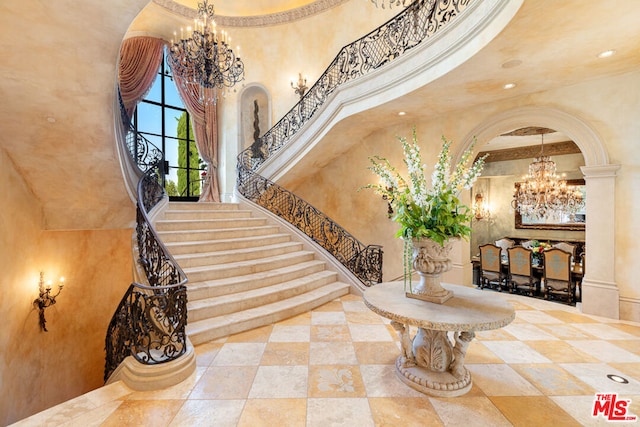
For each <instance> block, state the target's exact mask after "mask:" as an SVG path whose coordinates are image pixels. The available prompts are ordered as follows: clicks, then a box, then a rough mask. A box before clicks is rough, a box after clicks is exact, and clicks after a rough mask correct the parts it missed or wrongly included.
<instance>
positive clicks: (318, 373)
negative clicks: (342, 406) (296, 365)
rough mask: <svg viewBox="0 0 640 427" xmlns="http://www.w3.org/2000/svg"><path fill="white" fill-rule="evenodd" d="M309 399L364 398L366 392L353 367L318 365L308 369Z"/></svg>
mask: <svg viewBox="0 0 640 427" xmlns="http://www.w3.org/2000/svg"><path fill="white" fill-rule="evenodd" d="M308 396H309V397H323V398H328V397H339V398H352V397H365V396H366V392H365V388H364V384H363V382H362V376H361V375H360V368H359V367H358V366H355V365H319V366H310V367H309V392H308Z"/></svg>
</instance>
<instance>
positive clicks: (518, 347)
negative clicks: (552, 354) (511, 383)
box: [483, 341, 550, 363]
mask: <svg viewBox="0 0 640 427" xmlns="http://www.w3.org/2000/svg"><path fill="white" fill-rule="evenodd" d="M527 342H528V341H527ZM527 342H523V341H485V342H484V343H483V344H484V345H485V346H487V348H488V349H489V350H491V352H492V353H493V354H495V355H496V356H498V357H499V358H501V359H502V360H504V361H505V362H506V363H549V362H550V360H549V359H547V358H546V357H544V356H543V355H542V354H540V353H538V352H537V351H535V350H534V349H533V348H531V347H530V346H529V345H527Z"/></svg>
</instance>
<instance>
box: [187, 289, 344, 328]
mask: <svg viewBox="0 0 640 427" xmlns="http://www.w3.org/2000/svg"><path fill="white" fill-rule="evenodd" d="M340 290H345V291H346V292H345V294H347V293H349V285H348V284H347V283H343V282H338V281H336V282H332V283H329V284H327V285H324V286H322V287H319V288H316V289H313V290H311V291H309V292H305V293H303V294H300V295H296V296H294V297H291V298H286V299H283V300H280V301H277V302H273V303H270V304H265V305H262V306H260V307H254V308H250V309H247V310H242V311H237V312H235V313H229V314H224V315H222V316H216V317H210V318H208V319H202V320H198V321H195V322H191V323H189V324H188V325H187V333H188V334H189V335H191V334H196V333H199V332H201V331H205V330H208V329H211V328H216V327H220V326H224V325H228V324H232V323H235V322H238V321H245V320H248V319H251V318H255V317H259V316H263V315H269V314H273V313H277V312H281V311H283V310H288V309H290V308H291V307H295V306H297V305H299V304H303V303H304V302H307V301H312V300H314V299H316V298H318V297H319V296H320V295H324V294H325V293H330V292H332V291H340Z"/></svg>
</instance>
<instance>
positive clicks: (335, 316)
mask: <svg viewBox="0 0 640 427" xmlns="http://www.w3.org/2000/svg"><path fill="white" fill-rule="evenodd" d="M346 323H347V319H346V317H345V315H344V311H314V312H313V313H311V324H312V325H345V324H346Z"/></svg>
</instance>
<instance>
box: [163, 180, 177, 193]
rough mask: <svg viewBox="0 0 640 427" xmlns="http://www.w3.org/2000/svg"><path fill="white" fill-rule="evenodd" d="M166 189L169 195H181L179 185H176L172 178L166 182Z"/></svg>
mask: <svg viewBox="0 0 640 427" xmlns="http://www.w3.org/2000/svg"><path fill="white" fill-rule="evenodd" d="M164 190H165V191H166V192H167V195H168V196H178V195H180V193H178V186H177V185H176V183H175V181H172V180H170V179H168V180H167V181H166V182H165V184H164Z"/></svg>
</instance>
